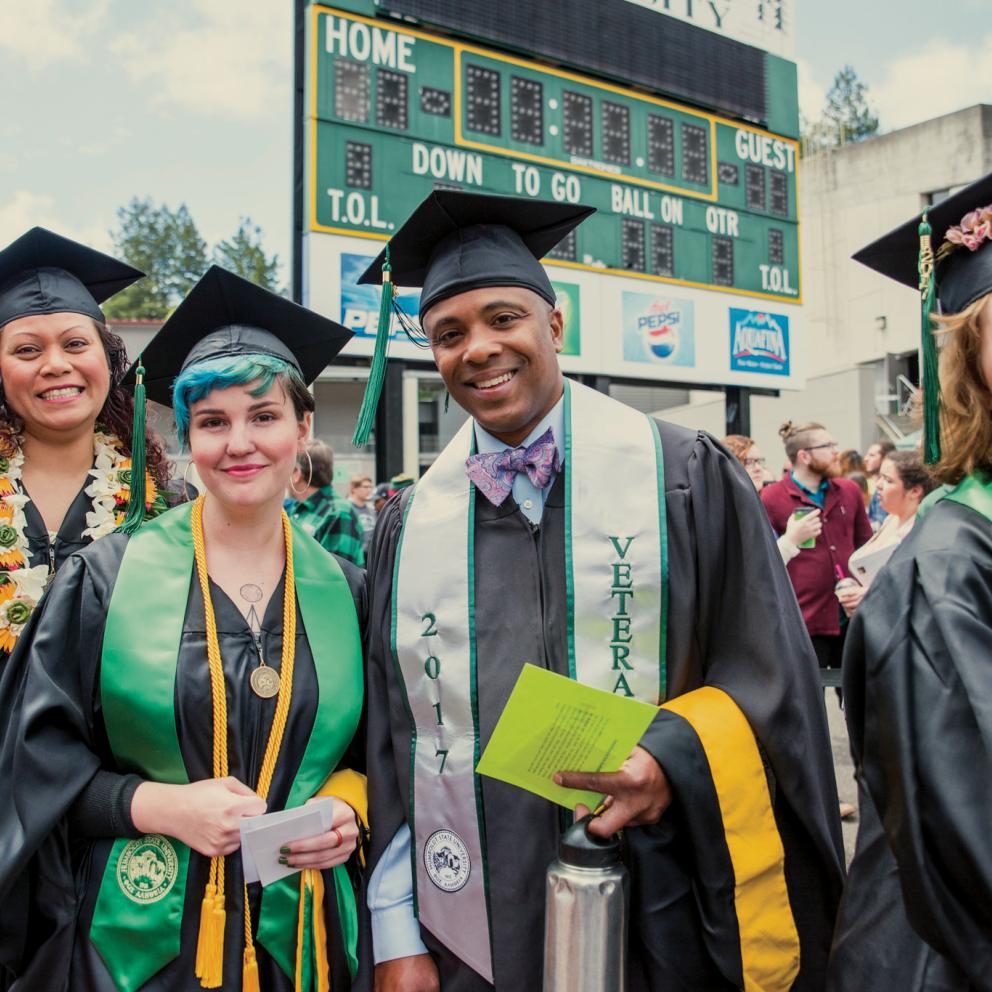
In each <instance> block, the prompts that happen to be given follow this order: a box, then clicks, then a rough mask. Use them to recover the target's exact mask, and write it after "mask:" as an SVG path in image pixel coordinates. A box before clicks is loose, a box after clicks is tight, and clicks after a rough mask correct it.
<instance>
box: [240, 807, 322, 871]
mask: <svg viewBox="0 0 992 992" xmlns="http://www.w3.org/2000/svg"><path fill="white" fill-rule="evenodd" d="M333 822H334V800H333V799H332V798H331V797H330V796H327V797H324V798H321V799H317V800H315V801H314V802H312V803H307V804H306V805H305V806H297V807H296V808H295V809H286V810H283V811H282V812H280V813H263V814H262V816H246V817H245V818H244V819H243V820H242V821H241V864H242V866H243V868H244V873H245V881H246V882H261V883H262V885H263V886H264V885H270V884H271V883H272V882H278V881H279V879H280V878H285V877H286V876H287V875H293V874H295V873H296V872H298V871H299V870H300V869H299V868H291V867H289V866H288V865H281V864H279V858H280V857H281V856H282V855H281V854H280V852H279V849H280V848H282V847H285V846H286V845H287V844H288V843H290V841H294V840H303V839H305V838H307V837H315V836H316V835H317V834H324V833H327V831H329V830H330V829H331V824H332V823H333Z"/></svg>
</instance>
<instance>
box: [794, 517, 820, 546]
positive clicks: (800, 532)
mask: <svg viewBox="0 0 992 992" xmlns="http://www.w3.org/2000/svg"><path fill="white" fill-rule="evenodd" d="M822 530H823V521H822V520H821V519H820V511H819V510H811V511H810V512H809V513H807V514H806V515H805V516H802V517H789V520H788V522H787V523H786V525H785V536H786V537H787V538H788V539H789V540H790V541H791V542H792V543H793V544H794V545H795V546H796V547H797V548H799V547H802V545H804V544H805V543H806V542H807V541H810V540H815V539H816V538H818V537H819V536H820V532H821V531H822Z"/></svg>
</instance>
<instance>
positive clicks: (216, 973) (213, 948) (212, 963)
mask: <svg viewBox="0 0 992 992" xmlns="http://www.w3.org/2000/svg"><path fill="white" fill-rule="evenodd" d="M210 888H211V886H210V885H208V886H207V889H210ZM208 899H209V900H210V903H211V905H210V906H209V907H208V905H207V901H208ZM226 924H227V913H226V912H225V909H224V895H223V893H218V894H216V895H214V896H212V897H210V896H209V895H207V894H205V895H204V898H203V902H202V903H201V905H200V933H199V936H198V938H197V947H196V950H197V954H196V977H197V978H199V979H200V986H201V988H205V989H219V988H220V987H221V986H222V985H223V984H224V930H225V927H226Z"/></svg>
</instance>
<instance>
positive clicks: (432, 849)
mask: <svg viewBox="0 0 992 992" xmlns="http://www.w3.org/2000/svg"><path fill="white" fill-rule="evenodd" d="M424 867H425V868H426V869H427V876H428V878H430V880H431V881H432V882H433V883H434V884H435V885H436V886H437V887H438V888H439V889H440V890H441V891H442V892H457V891H458V890H459V889H460V888H462V887H463V886H464V885H465V883H466V882H467V881H468V876H469V875H470V874H471V872H472V862H471V860H470V859H469V856H468V848H467V847H466V846H465V842H464V841H463V840H462V839H461V837H459V836H458V834H456V833H455V832H454V830H435V831H434V833H432V834H431V835H430V837H428V838H427V843H426V844H424Z"/></svg>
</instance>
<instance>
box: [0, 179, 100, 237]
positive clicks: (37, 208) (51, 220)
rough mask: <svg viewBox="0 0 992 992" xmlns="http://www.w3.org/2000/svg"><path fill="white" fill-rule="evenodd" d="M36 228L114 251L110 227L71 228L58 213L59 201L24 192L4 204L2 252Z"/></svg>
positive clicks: (0, 225) (0, 223) (0, 231)
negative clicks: (44, 228)
mask: <svg viewBox="0 0 992 992" xmlns="http://www.w3.org/2000/svg"><path fill="white" fill-rule="evenodd" d="M35 226H38V227H47V228H48V229H49V230H52V231H55V232H56V233H57V234H62V235H64V236H65V237H67V238H72V239H73V240H75V241H81V242H82V243H83V244H86V245H89V246H90V247H92V248H96V249H97V250H98V251H107V252H109V251H112V250H113V242H112V241H111V239H110V235H109V233H108V232H107V229H106V227H102V226H100V225H97V224H86V225H84V226H78V225H70V224H67V223H66V221H65V219H64V217H62V216H61V215H60V212H59V210H58V209H57V206H56V202H55V197H54V196H51V195H50V194H47V193H32V192H30V191H29V190H25V189H20V190H17V192H15V193H14V195H13V196H12V197H11V198H10V199H9V200H8V201H7V202H6V203H0V248H2V247H3V246H4V245H7V244H9V243H10V242H11V241H13V240H14V239H15V238H19V237H20V236H21V235H22V234H23V233H24V232H25V231H27V230H28V229H29V228H32V227H35Z"/></svg>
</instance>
